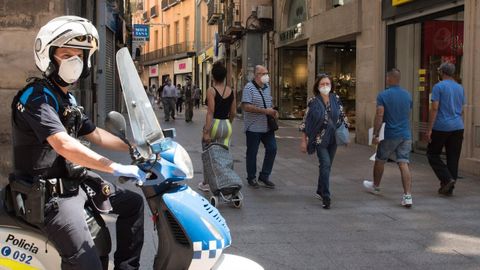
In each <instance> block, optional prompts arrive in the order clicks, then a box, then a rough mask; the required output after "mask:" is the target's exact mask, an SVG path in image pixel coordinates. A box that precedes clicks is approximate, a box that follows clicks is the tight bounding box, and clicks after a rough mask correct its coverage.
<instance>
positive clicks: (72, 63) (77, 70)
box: [55, 55, 83, 83]
mask: <svg viewBox="0 0 480 270" xmlns="http://www.w3.org/2000/svg"><path fill="white" fill-rule="evenodd" d="M55 58H57V59H58V60H60V68H59V69H58V76H60V78H62V79H63V80H64V81H65V82H66V83H74V82H76V81H77V80H78V78H80V75H82V71H83V61H82V59H80V57H78V55H75V56H72V57H70V58H68V59H61V58H59V57H57V56H55Z"/></svg>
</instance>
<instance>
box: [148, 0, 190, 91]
mask: <svg viewBox="0 0 480 270" xmlns="http://www.w3.org/2000/svg"><path fill="white" fill-rule="evenodd" d="M195 7H196V5H195V0H183V1H180V0H145V1H143V16H142V20H143V24H145V25H148V26H149V27H150V38H149V40H148V42H146V43H145V45H144V48H143V55H142V60H141V65H142V66H143V72H142V73H141V74H142V79H143V81H144V83H145V84H146V85H148V86H152V85H156V86H158V85H160V84H161V83H162V82H164V81H165V80H166V79H167V78H170V79H172V82H173V83H175V84H182V85H184V84H185V80H186V78H188V77H191V78H193V79H194V80H195V79H196V78H194V75H195V72H194V71H195V66H194V63H195V55H196V52H195V46H194V37H195Z"/></svg>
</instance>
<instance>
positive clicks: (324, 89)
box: [318, 86, 332, 95]
mask: <svg viewBox="0 0 480 270" xmlns="http://www.w3.org/2000/svg"><path fill="white" fill-rule="evenodd" d="M331 89H332V88H331V87H330V86H323V87H319V88H318V90H319V91H320V94H322V95H328V93H330V90H331Z"/></svg>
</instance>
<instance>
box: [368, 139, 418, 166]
mask: <svg viewBox="0 0 480 270" xmlns="http://www.w3.org/2000/svg"><path fill="white" fill-rule="evenodd" d="M410 151H412V140H405V139H386V140H383V141H381V142H380V144H379V145H378V147H377V155H376V157H375V160H379V161H387V160H388V158H389V157H390V156H391V155H392V154H393V153H395V155H396V158H397V163H400V162H404V163H409V162H410Z"/></svg>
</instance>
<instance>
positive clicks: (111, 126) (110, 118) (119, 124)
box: [105, 111, 127, 139]
mask: <svg viewBox="0 0 480 270" xmlns="http://www.w3.org/2000/svg"><path fill="white" fill-rule="evenodd" d="M105 128H106V130H108V131H109V132H110V133H113V134H115V135H116V136H118V137H120V138H122V139H125V138H126V137H127V135H126V130H127V122H126V121H125V117H123V115H122V114H121V113H119V112H116V111H111V112H109V113H108V114H107V117H106V118H105Z"/></svg>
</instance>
